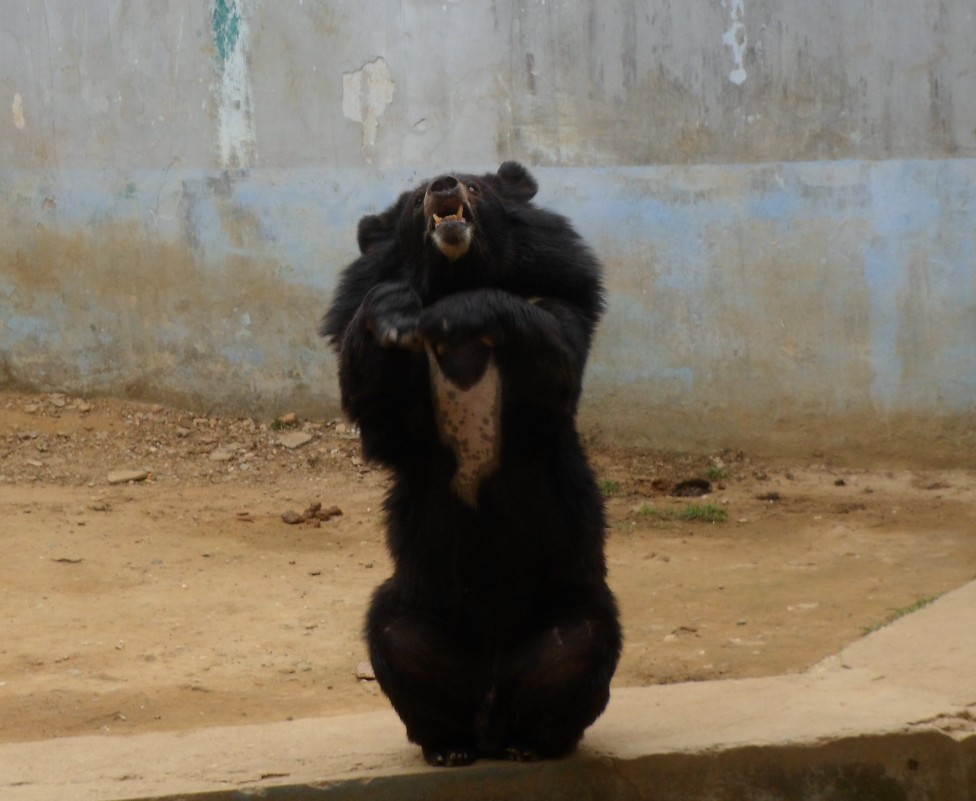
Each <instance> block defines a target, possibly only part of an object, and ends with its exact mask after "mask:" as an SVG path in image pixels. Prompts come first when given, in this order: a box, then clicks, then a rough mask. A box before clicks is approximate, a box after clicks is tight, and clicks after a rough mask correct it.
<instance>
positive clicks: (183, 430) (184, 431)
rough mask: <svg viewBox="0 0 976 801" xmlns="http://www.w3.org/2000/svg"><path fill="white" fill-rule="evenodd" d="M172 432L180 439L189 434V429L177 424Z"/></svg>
mask: <svg viewBox="0 0 976 801" xmlns="http://www.w3.org/2000/svg"><path fill="white" fill-rule="evenodd" d="M174 433H175V434H176V436H178V437H179V438H180V439H186V438H187V437H188V436H190V429H188V428H184V427H183V426H177V427H176V430H175V432H174Z"/></svg>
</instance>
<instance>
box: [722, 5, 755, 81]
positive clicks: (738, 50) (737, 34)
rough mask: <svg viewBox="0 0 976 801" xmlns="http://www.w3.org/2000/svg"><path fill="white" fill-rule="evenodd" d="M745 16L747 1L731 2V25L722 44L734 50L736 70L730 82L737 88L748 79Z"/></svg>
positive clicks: (730, 76)
mask: <svg viewBox="0 0 976 801" xmlns="http://www.w3.org/2000/svg"><path fill="white" fill-rule="evenodd" d="M745 15H746V11H745V0H731V8H730V9H729V17H730V20H731V25H730V27H729V29H728V30H727V31H726V32H725V34H724V35H723V36H722V43H723V44H724V45H725V46H726V47H729V48H731V49H732V63H733V65H734V69H733V70H732V72H730V73H729V80H730V81H732V83H734V84H735V85H736V86H741V85H742V84H744V83H745V82H746V78H747V77H748V75H747V74H746V70H745V67H744V66H743V62H744V61H745V57H746V45H747V44H748V42H749V40H748V38H747V36H746V25H745V22H744V19H745Z"/></svg>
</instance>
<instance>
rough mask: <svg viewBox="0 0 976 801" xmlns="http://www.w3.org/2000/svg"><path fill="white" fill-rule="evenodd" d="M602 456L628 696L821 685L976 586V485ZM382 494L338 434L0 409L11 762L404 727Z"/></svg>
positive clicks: (962, 475) (960, 478) (954, 478)
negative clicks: (881, 629) (301, 722)
mask: <svg viewBox="0 0 976 801" xmlns="http://www.w3.org/2000/svg"><path fill="white" fill-rule="evenodd" d="M282 411H283V412H285V411H287V410H282ZM301 434H306V435H307V436H306V437H299V436H298V435H301ZM289 436H292V437H298V438H300V439H307V440H308V441H307V442H305V443H304V444H298V443H297V442H290V441H289V442H288V443H287V444H283V443H282V439H283V438H285V439H286V440H287V437H289ZM289 446H291V447H289ZM589 447H590V451H591V454H592V458H593V461H594V464H595V467H596V469H597V473H598V475H599V476H600V478H601V481H602V482H603V485H604V487H605V491H606V493H607V496H608V501H607V505H608V511H609V519H610V532H609V551H608V553H609V559H610V570H611V584H612V586H613V588H614V590H615V592H616V593H617V595H618V598H619V600H620V604H621V608H622V613H623V620H624V626H625V635H626V646H625V650H624V655H623V659H622V661H621V664H620V668H619V670H618V673H617V676H616V679H615V683H616V685H617V686H629V685H639V684H649V683H661V682H676V681H688V680H692V681H694V680H704V679H714V678H726V677H745V676H759V675H769V674H776V673H781V672H787V671H799V670H802V669H804V668H806V667H808V666H809V665H811V664H812V663H814V662H816V661H817V660H819V659H821V658H823V657H825V656H827V655H829V654H831V653H833V652H835V651H837V650H838V649H840V648H841V647H842V646H843V645H845V644H846V643H848V642H850V641H852V640H854V639H856V638H858V637H860V636H862V635H863V634H864V632H865V631H866V630H868V629H870V628H871V627H874V626H878V625H882V624H884V623H885V622H887V621H889V620H891V619H892V617H893V616H895V615H898V614H901V613H904V612H906V611H909V610H910V609H911V608H912V607H913V606H914V605H916V604H918V603H920V602H924V601H925V600H926V599H930V598H932V597H934V596H937V595H939V594H941V593H943V592H945V591H947V590H949V589H952V588H954V587H957V586H959V585H960V584H962V583H964V582H966V581H968V580H970V579H972V578H974V577H976V473H974V472H972V471H961V470H955V471H912V470H898V471H882V470H854V469H851V468H843V469H841V468H835V467H831V466H830V465H824V464H817V463H815V462H811V463H809V464H796V463H793V464H789V465H782V464H780V465H777V464H772V463H769V464H760V463H757V462H755V461H752V460H750V459H748V458H747V457H746V456H744V455H742V454H734V453H724V454H717V455H716V454H705V455H702V456H701V457H695V458H691V457H675V456H668V455H662V454H655V453H648V452H646V451H628V450H622V449H620V448H609V447H604V446H602V445H601V444H600V443H590V445H589ZM119 470H135V471H141V473H142V474H144V477H143V476H139V477H138V478H137V479H136V480H130V481H127V482H125V483H110V481H109V478H110V474H113V473H114V472H115V471H119ZM119 478H120V477H119V476H115V475H112V479H113V480H118V479H119ZM703 478H705V479H709V480H710V481H711V483H712V488H711V492H710V493H709V494H708V495H707V496H705V497H673V496H672V495H671V492H672V491H673V489H674V487H675V485H676V484H677V483H678V482H680V481H682V480H686V479H703ZM384 487H385V478H384V475H383V473H382V472H381V471H378V470H375V469H371V468H370V467H369V466H368V465H364V464H363V462H362V459H361V457H360V452H359V447H358V441H357V438H356V435H355V432H354V431H352V430H350V429H349V427H348V426H347V425H346V424H344V423H342V422H341V421H335V420H334V421H296V422H295V423H290V424H285V425H284V426H282V425H275V424H274V423H273V422H272V421H255V420H250V419H218V418H214V417H210V416H207V415H196V414H193V413H190V412H184V411H180V410H173V409H169V408H164V407H161V406H145V405H137V404H131V403H121V402H118V401H111V400H101V399H95V400H88V401H85V400H81V399H76V398H70V397H65V396H63V395H56V394H55V395H32V396H28V395H17V394H11V393H0V542H2V545H3V552H4V558H3V559H2V560H0V604H2V609H3V614H2V616H0V741H16V740H33V739H42V738H49V737H63V736H67V735H75V734H90V733H99V732H101V733H109V734H131V733H138V732H145V731H150V730H161V729H184V728H196V727H202V726H211V725H218V724H233V723H242V722H258V721H272V720H283V719H286V718H296V717H307V716H317V715H329V714H336V713H340V712H351V711H361V710H367V709H375V708H379V707H382V706H383V705H385V703H386V702H385V700H384V699H383V697H382V695H381V693H380V692H379V690H378V688H377V687H376V684H375V682H372V681H368V680H362V679H360V678H358V677H357V669H359V667H360V663H361V662H362V661H363V660H364V659H365V650H364V647H363V644H362V642H361V639H360V634H359V630H360V625H361V620H362V616H363V613H364V609H365V605H366V603H367V600H368V598H369V595H370V592H371V590H372V588H373V586H374V585H375V584H377V583H378V582H379V581H380V580H381V579H382V578H383V577H384V576H386V575H387V573H388V571H389V562H388V559H387V555H386V553H385V549H384V546H383V540H382V514H381V511H380V505H381V500H382V496H383V492H384ZM313 503H321V504H322V509H323V510H325V509H328V508H329V507H332V506H338V507H339V508H340V509H341V512H342V513H341V515H340V514H334V515H333V516H332V517H330V518H329V519H327V520H321V519H319V517H314V516H312V517H311V519H308V520H301V518H302V517H303V516H304V513H305V511H306V510H307V509H308V508H309V506H310V505H311V504H313ZM689 509H693V510H694V509H697V510H698V511H700V512H704V513H706V514H709V515H712V516H715V515H718V516H722V513H724V515H725V516H726V519H725V520H724V521H718V522H709V521H708V520H686V519H684V516H685V515H687V514H689V512H688V510H689ZM289 512H291V513H292V514H291V515H288V513H289ZM283 516H285V517H290V518H291V519H299V520H300V521H301V522H297V523H290V524H289V523H286V522H285V521H284V520H283ZM320 517H327V515H325V514H320Z"/></svg>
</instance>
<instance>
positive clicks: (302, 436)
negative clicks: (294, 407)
mask: <svg viewBox="0 0 976 801" xmlns="http://www.w3.org/2000/svg"><path fill="white" fill-rule="evenodd" d="M311 441H312V435H311V434H308V433H306V432H305V431H289V432H288V433H287V434H282V435H281V436H280V437H278V444H279V445H284V446H285V447H286V448H288V449H289V450H294V449H295V448H300V447H302V445H307V444H308V443H309V442H311Z"/></svg>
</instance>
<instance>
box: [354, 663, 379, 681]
mask: <svg viewBox="0 0 976 801" xmlns="http://www.w3.org/2000/svg"><path fill="white" fill-rule="evenodd" d="M356 678H357V679H359V680H360V681H376V673H375V672H374V671H373V666H372V665H371V664H370V663H369V662H368V661H366V660H364V661H362V662H360V663H359V664H358V665H356Z"/></svg>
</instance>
